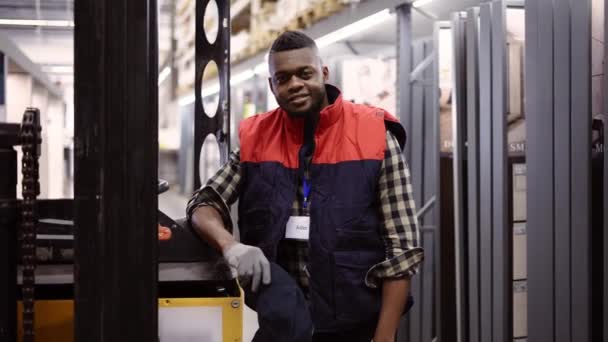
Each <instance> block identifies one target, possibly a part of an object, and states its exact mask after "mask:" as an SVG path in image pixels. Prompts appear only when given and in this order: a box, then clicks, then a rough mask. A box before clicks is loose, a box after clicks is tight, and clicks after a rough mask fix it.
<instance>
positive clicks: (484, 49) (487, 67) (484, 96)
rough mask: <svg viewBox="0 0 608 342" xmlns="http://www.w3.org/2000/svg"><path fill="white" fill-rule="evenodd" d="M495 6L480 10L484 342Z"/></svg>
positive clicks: (488, 323) (484, 334)
mask: <svg viewBox="0 0 608 342" xmlns="http://www.w3.org/2000/svg"><path fill="white" fill-rule="evenodd" d="M491 15H492V3H483V4H481V5H480V10H479V17H480V23H479V33H480V35H479V160H480V165H479V190H480V191H479V199H480V201H479V246H480V249H479V258H480V259H479V260H480V262H479V268H480V279H479V283H480V299H479V305H480V321H479V326H480V335H479V336H480V341H484V342H485V341H492V325H493V320H492V315H493V312H492V269H493V263H492V247H493V238H492V210H493V207H492V152H493V149H492V120H493V116H492V115H491V113H492V30H493V29H494V27H493V26H492V16H491Z"/></svg>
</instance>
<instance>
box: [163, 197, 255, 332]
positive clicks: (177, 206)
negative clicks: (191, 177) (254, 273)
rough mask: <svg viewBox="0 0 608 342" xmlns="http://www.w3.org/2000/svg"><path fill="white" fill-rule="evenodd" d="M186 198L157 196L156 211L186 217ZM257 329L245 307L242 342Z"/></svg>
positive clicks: (253, 315) (248, 309)
mask: <svg viewBox="0 0 608 342" xmlns="http://www.w3.org/2000/svg"><path fill="white" fill-rule="evenodd" d="M189 199H190V198H189V197H188V196H185V195H182V194H180V193H178V192H177V190H175V189H170V190H169V191H167V192H165V193H163V194H161V195H159V196H158V209H160V210H161V211H162V212H163V213H165V214H167V215H168V216H169V217H171V218H173V219H177V218H181V217H184V216H186V205H187V204H188V200H189ZM257 329H258V317H257V315H256V313H255V311H253V310H251V309H250V308H248V307H245V310H244V311H243V342H250V341H251V340H252V339H253V335H254V334H255V332H256V331H257Z"/></svg>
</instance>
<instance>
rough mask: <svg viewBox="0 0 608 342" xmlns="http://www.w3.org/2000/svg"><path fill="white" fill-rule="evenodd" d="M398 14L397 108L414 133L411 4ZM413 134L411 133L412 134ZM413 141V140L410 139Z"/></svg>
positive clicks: (409, 155) (408, 149)
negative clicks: (411, 74) (411, 77)
mask: <svg viewBox="0 0 608 342" xmlns="http://www.w3.org/2000/svg"><path fill="white" fill-rule="evenodd" d="M395 13H396V14H397V37H398V38H397V70H398V74H397V91H398V94H399V96H398V97H397V101H398V103H397V108H398V111H399V113H397V115H398V116H399V119H400V121H401V122H402V123H403V125H404V126H405V129H406V130H407V131H408V133H410V132H412V131H411V130H410V128H411V127H412V115H413V114H412V111H411V109H412V106H411V89H410V87H411V80H410V73H411V71H412V13H411V6H410V5H409V4H406V5H401V6H399V7H397V8H396V10H395ZM410 134H411V133H410ZM408 140H410V141H411V139H408ZM404 153H405V158H406V160H411V158H412V153H411V144H410V143H408V144H406V146H405V151H404Z"/></svg>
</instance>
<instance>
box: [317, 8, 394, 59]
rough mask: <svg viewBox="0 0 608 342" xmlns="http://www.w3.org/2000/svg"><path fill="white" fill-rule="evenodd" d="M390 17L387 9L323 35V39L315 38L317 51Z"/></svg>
mask: <svg viewBox="0 0 608 342" xmlns="http://www.w3.org/2000/svg"><path fill="white" fill-rule="evenodd" d="M390 17H391V13H390V11H389V10H388V8H387V9H384V10H382V11H380V12H378V13H375V14H372V15H370V16H368V17H365V18H363V19H361V20H359V21H356V22H354V23H352V24H349V25H346V26H344V27H342V28H340V29H338V30H336V31H334V32H331V33H328V34H326V35H324V36H323V37H320V38H317V39H315V42H316V43H317V47H318V48H319V49H322V48H324V47H326V46H328V45H331V44H333V43H336V42H339V41H341V40H344V39H346V38H349V37H352V36H353V35H355V34H357V33H359V32H363V31H365V30H367V29H369V28H370V27H373V26H376V25H378V24H380V23H382V22H384V21H386V20H387V19H389V18H390Z"/></svg>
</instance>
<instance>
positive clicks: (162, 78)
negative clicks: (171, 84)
mask: <svg viewBox="0 0 608 342" xmlns="http://www.w3.org/2000/svg"><path fill="white" fill-rule="evenodd" d="M170 74H171V68H170V67H168V66H167V67H165V68H164V69H163V70H162V71H161V72H160V73H159V74H158V85H161V83H163V82H164V81H165V80H166V79H167V77H168V76H169V75H170Z"/></svg>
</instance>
